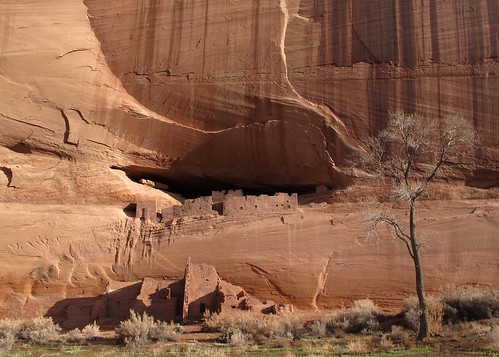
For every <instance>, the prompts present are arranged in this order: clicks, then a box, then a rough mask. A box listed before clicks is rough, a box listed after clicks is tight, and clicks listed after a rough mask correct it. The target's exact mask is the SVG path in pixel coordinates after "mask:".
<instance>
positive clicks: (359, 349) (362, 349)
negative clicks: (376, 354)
mask: <svg viewBox="0 0 499 357" xmlns="http://www.w3.org/2000/svg"><path fill="white" fill-rule="evenodd" d="M346 349H347V351H348V352H349V353H352V354H366V353H369V352H372V349H371V348H369V345H368V344H367V342H366V341H364V340H358V339H357V340H353V341H350V342H348V344H347V346H346Z"/></svg>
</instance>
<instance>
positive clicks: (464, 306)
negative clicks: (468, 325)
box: [441, 287, 499, 323]
mask: <svg viewBox="0 0 499 357" xmlns="http://www.w3.org/2000/svg"><path fill="white" fill-rule="evenodd" d="M441 300H442V302H443V304H444V317H445V321H446V322H447V323H458V322H464V321H474V320H482V319H490V318H492V317H497V316H499V289H479V288H469V287H468V288H461V289H455V290H452V291H450V292H445V293H443V294H442V298H441Z"/></svg>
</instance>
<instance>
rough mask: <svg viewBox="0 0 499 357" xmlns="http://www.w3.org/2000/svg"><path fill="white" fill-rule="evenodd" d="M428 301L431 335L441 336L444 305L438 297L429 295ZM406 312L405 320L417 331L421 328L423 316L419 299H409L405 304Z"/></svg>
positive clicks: (412, 297)
mask: <svg viewBox="0 0 499 357" xmlns="http://www.w3.org/2000/svg"><path fill="white" fill-rule="evenodd" d="M426 299H427V302H428V322H429V328H430V333H431V334H433V335H435V334H440V333H441V331H442V323H443V316H444V308H443V304H442V302H441V301H440V297H438V296H434V295H428V296H427V297H426ZM404 310H405V319H406V321H407V323H408V325H409V326H410V327H411V328H412V329H413V330H414V331H417V330H418V328H419V316H420V314H421V312H420V309H419V302H418V298H417V297H416V296H411V297H409V298H407V299H406V300H405V302H404Z"/></svg>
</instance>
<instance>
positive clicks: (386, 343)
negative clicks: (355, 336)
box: [377, 334, 395, 352]
mask: <svg viewBox="0 0 499 357" xmlns="http://www.w3.org/2000/svg"><path fill="white" fill-rule="evenodd" d="M377 345H378V348H379V349H380V350H382V351H385V352H386V351H390V350H392V349H393V348H394V347H395V344H394V343H393V341H392V339H391V338H390V335H389V334H383V335H381V338H380V340H379V342H378V344H377Z"/></svg>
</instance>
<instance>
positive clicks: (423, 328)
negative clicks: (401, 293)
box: [409, 200, 430, 341]
mask: <svg viewBox="0 0 499 357" xmlns="http://www.w3.org/2000/svg"><path fill="white" fill-rule="evenodd" d="M409 226H410V231H411V235H410V236H411V245H412V252H413V260H414V268H415V270H416V291H417V294H418V301H419V309H420V310H421V315H420V317H419V333H418V340H420V341H422V340H424V339H425V338H427V337H428V335H429V333H430V331H429V323H428V302H427V300H426V294H425V289H424V283H423V266H422V264H421V256H420V252H419V244H418V242H417V238H416V201H415V200H412V201H411V213H410V221H409Z"/></svg>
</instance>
